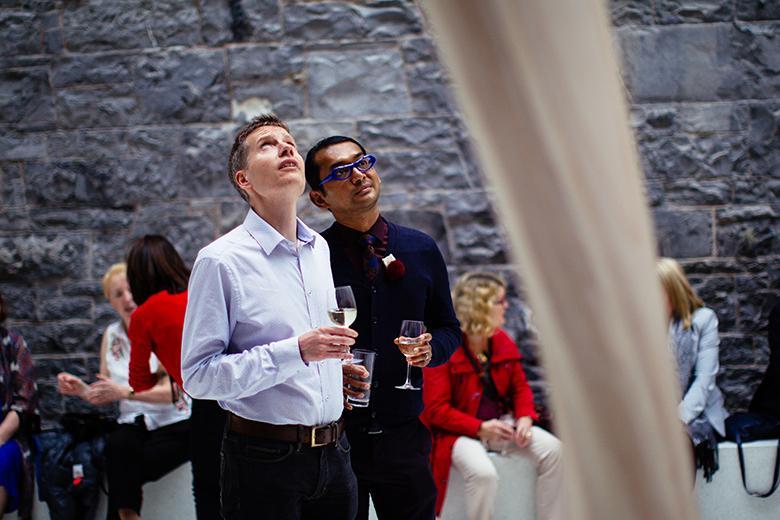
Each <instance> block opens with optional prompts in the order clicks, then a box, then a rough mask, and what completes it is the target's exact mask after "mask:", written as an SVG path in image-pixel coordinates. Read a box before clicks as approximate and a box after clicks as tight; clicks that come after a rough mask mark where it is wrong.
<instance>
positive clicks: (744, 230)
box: [717, 207, 780, 257]
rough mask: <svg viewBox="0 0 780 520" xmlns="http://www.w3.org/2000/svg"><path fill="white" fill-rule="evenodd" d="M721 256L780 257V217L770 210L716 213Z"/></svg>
mask: <svg viewBox="0 0 780 520" xmlns="http://www.w3.org/2000/svg"><path fill="white" fill-rule="evenodd" d="M717 222H718V229H717V240H718V255H720V256H747V257H755V256H758V255H768V254H778V252H780V237H779V236H778V226H777V222H778V217H777V214H776V213H775V212H774V211H773V210H772V209H771V208H766V207H764V208H762V207H758V208H750V207H749V208H734V209H723V210H718V212H717Z"/></svg>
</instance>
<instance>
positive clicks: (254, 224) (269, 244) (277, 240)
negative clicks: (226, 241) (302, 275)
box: [244, 208, 317, 255]
mask: <svg viewBox="0 0 780 520" xmlns="http://www.w3.org/2000/svg"><path fill="white" fill-rule="evenodd" d="M295 222H296V236H297V238H298V240H300V241H301V243H303V244H305V245H314V239H315V238H316V237H317V234H316V233H315V232H314V231H313V230H312V229H311V228H310V227H309V226H307V225H306V224H304V223H303V221H302V220H301V219H299V218H297V217H296V219H295ZM244 228H245V229H246V230H247V232H248V233H249V234H250V235H252V238H254V239H255V242H257V243H258V244H259V245H260V247H261V248H262V250H263V251H264V252H265V254H266V255H270V254H271V253H272V252H273V250H274V249H276V246H278V245H279V244H281V243H282V242H286V241H287V239H286V238H284V237H283V236H282V234H281V233H279V232H278V231H277V230H276V229H275V228H274V227H273V226H271V224H269V223H268V222H266V221H265V220H263V218H262V217H261V216H260V215H258V214H257V213H255V211H254V210H253V209H252V208H249V211H248V212H247V214H246V218H245V219H244Z"/></svg>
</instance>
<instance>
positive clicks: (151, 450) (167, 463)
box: [106, 421, 190, 520]
mask: <svg viewBox="0 0 780 520" xmlns="http://www.w3.org/2000/svg"><path fill="white" fill-rule="evenodd" d="M189 436H190V424H189V421H180V422H177V423H174V424H169V425H168V426H163V427H162V428H158V429H156V430H152V431H148V430H147V429H146V427H145V426H144V424H143V422H142V421H139V422H138V423H136V424H120V425H119V426H118V427H117V429H116V430H114V431H113V432H112V433H111V435H109V437H108V441H107V442H106V477H107V479H108V518H109V520H113V519H115V518H118V511H119V510H120V509H132V510H133V511H135V512H137V513H140V512H141V487H142V486H143V485H144V484H145V483H146V482H151V481H153V480H157V479H159V478H160V477H162V476H164V475H165V474H166V473H168V472H170V471H171V470H173V469H175V468H176V467H178V466H180V465H181V464H183V463H184V462H186V461H187V459H188V458H189V456H190V446H189Z"/></svg>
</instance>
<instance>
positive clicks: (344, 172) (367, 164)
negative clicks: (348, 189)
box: [319, 154, 376, 186]
mask: <svg viewBox="0 0 780 520" xmlns="http://www.w3.org/2000/svg"><path fill="white" fill-rule="evenodd" d="M375 164H376V157H374V156H373V155H371V154H369V155H364V156H363V157H361V158H359V159H358V160H357V161H355V162H353V163H349V164H344V165H342V166H336V167H335V168H333V169H332V170H331V171H330V174H328V176H327V177H325V178H324V179H322V181H321V182H320V184H319V185H320V186H322V185H323V184H325V183H326V182H330V181H345V180H347V179H349V178H350V177H352V169H353V168H357V170H358V171H359V172H360V173H366V172H367V171H368V170H370V169H371V168H373V167H374V165H375Z"/></svg>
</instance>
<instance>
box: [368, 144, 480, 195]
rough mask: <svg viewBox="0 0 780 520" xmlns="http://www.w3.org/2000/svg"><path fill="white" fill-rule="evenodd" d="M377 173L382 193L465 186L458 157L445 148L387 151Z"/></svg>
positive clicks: (382, 155)
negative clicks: (380, 181)
mask: <svg viewBox="0 0 780 520" xmlns="http://www.w3.org/2000/svg"><path fill="white" fill-rule="evenodd" d="M381 161H382V163H381V166H380V165H379V164H378V165H377V172H379V175H380V176H381V178H382V183H383V184H382V190H383V191H384V192H385V193H393V192H398V191H414V190H425V189H448V190H449V189H458V188H466V187H468V183H467V182H466V178H465V177H464V172H463V165H462V164H461V163H460V159H459V158H458V156H457V155H456V154H454V153H452V152H445V151H438V150H434V151H425V152H422V151H399V152H393V151H387V152H384V153H382V154H381Z"/></svg>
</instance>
